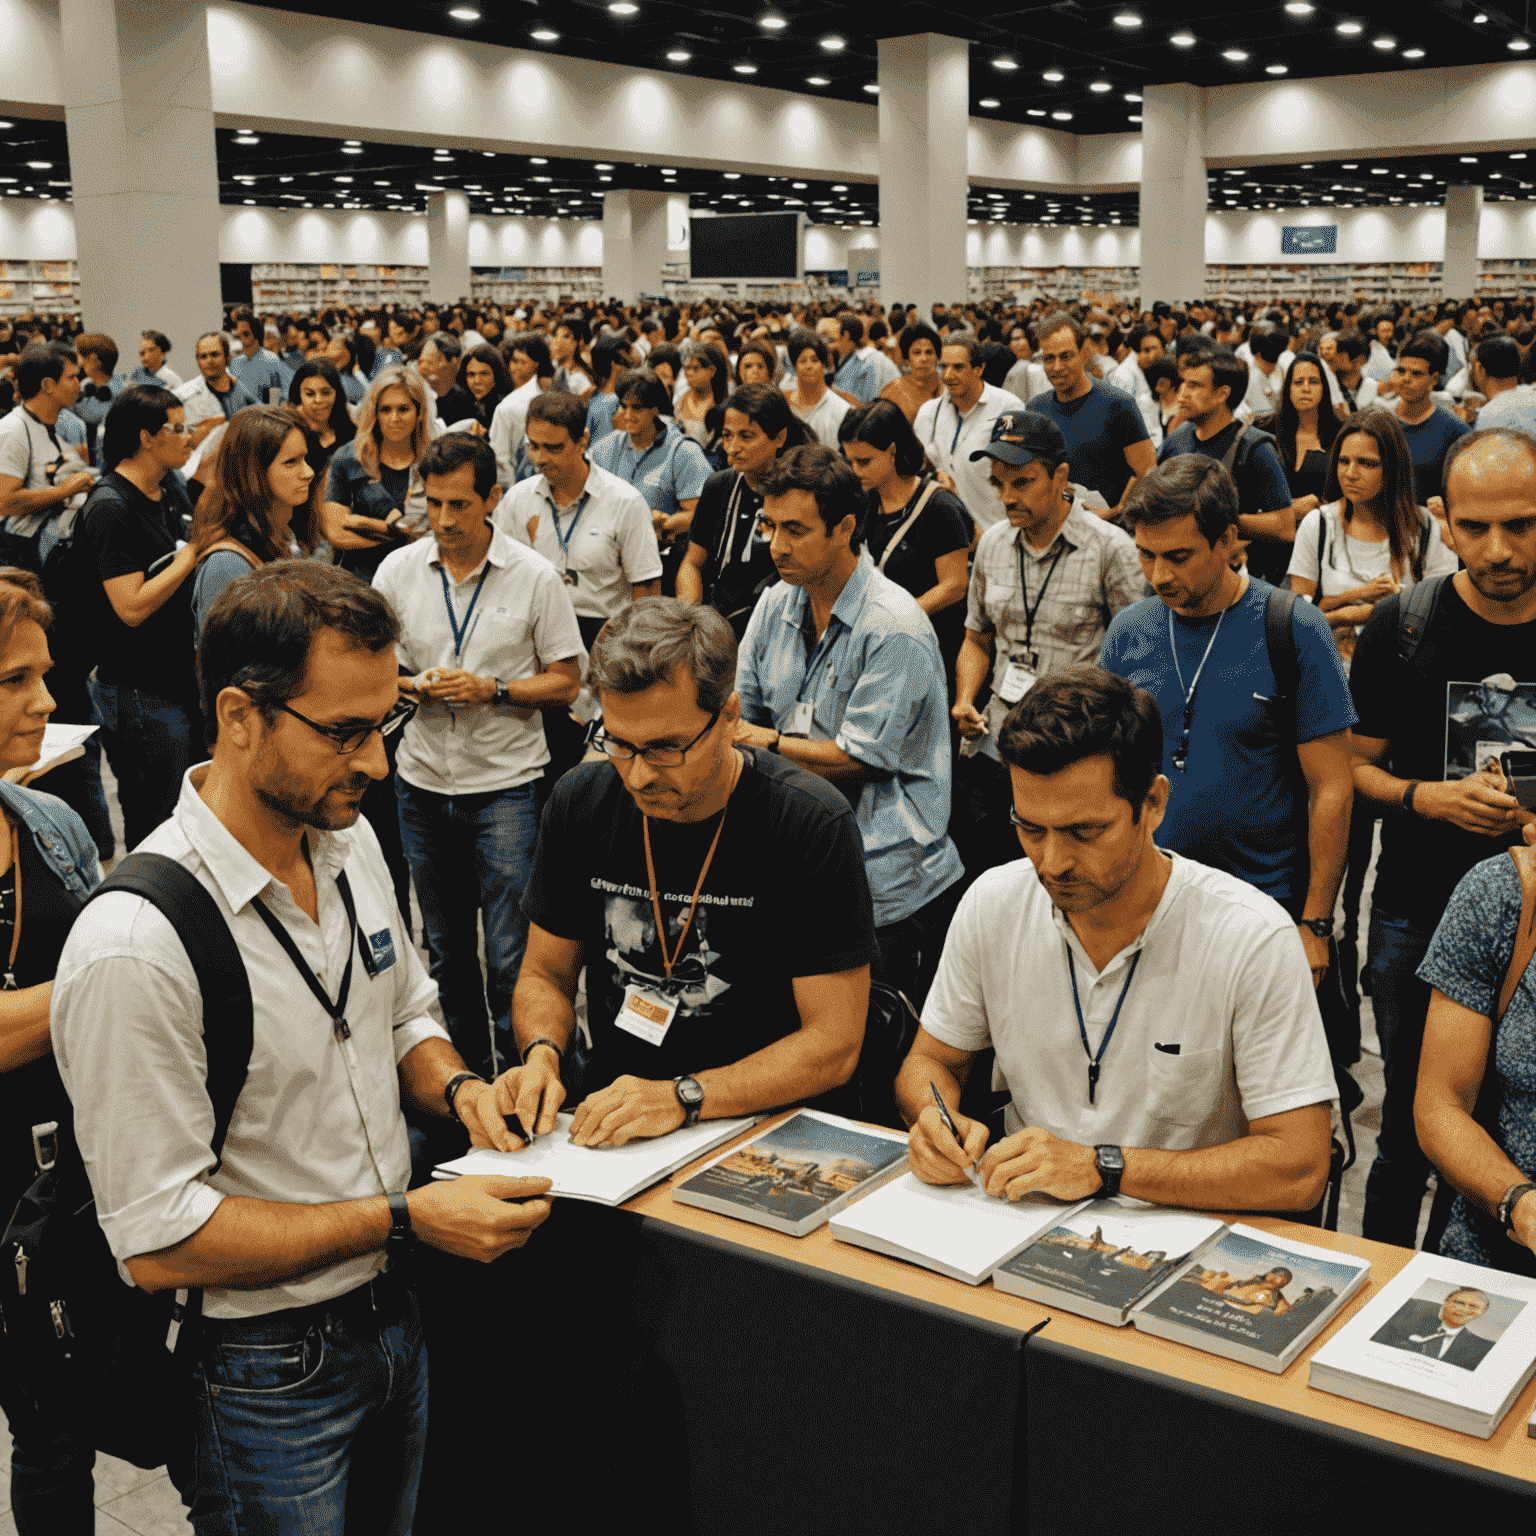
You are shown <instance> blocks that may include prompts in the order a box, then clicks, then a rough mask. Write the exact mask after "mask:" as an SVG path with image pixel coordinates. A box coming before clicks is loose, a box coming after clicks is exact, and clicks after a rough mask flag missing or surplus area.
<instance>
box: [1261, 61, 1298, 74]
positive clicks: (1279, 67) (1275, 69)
mask: <svg viewBox="0 0 1536 1536" xmlns="http://www.w3.org/2000/svg"><path fill="white" fill-rule="evenodd" d="M1290 72H1291V66H1290V65H1289V64H1266V65H1265V66H1264V73H1265V74H1266V75H1288V74H1289V73H1290Z"/></svg>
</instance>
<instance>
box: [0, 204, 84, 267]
mask: <svg viewBox="0 0 1536 1536" xmlns="http://www.w3.org/2000/svg"><path fill="white" fill-rule="evenodd" d="M76 255H77V252H76V250H75V210H74V207H73V206H72V205H71V204H69V203H53V202H48V203H45V202H42V201H40V200H34V199H32V198H27V197H5V198H0V260H5V261H64V260H69V261H73V260H74V259H75V256H76Z"/></svg>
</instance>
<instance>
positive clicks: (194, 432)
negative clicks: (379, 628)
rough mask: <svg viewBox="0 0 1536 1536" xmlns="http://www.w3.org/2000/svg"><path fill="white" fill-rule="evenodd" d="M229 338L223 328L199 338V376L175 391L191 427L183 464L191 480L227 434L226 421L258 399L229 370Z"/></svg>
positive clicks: (185, 473)
mask: <svg viewBox="0 0 1536 1536" xmlns="http://www.w3.org/2000/svg"><path fill="white" fill-rule="evenodd" d="M229 357H230V352H229V337H228V336H226V335H225V334H224V333H223V331H209V332H208V333H207V334H206V335H204V336H199V337H198V338H197V368H198V374H197V377H196V378H195V379H188V380H187V382H186V383H185V384H183V385H181V386H180V387H179V388H178V389H176V390H173V391H172V393H173V394H174V395H175V396H176V398H177V399H178V400H180V401H181V403H182V408H183V410H184V411H185V412H186V424H187V426H188V427H189V428H190V429H191V434H190V441H191V443H192V453H191V456H190V457H189V458H188V459H187V462H186V463H185V464H184V465H183V466H182V471H181V472H182V474H184V475H185V476H186V477H187V479H188V480H196V479H197V478H198V470H199V469H200V468H201V466H202V462H203V459H204V458H205V457H206V456H207V455H209V454H211V453H213V451H214V449H215V448H216V447H217V445H218V442H219V440H220V439H221V438H222V437H223V436H224V427H225V424H226V423H227V422H228V421H229V418H230V417H231V416H233V415H234V414H235V412H236V411H243V410H244V409H245V407H246V406H248V405H256V404H257V403H258V402H257V400H256V398H255V396H254V395H252V394H251V392H250V390H248V389H247V388H246V387H245V385H243V384H242V383H241V382H240V381H239V379H237V378H236V377H235V376H234V374H232V373H231V372H230V371H229Z"/></svg>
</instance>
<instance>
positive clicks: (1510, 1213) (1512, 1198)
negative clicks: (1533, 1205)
mask: <svg viewBox="0 0 1536 1536" xmlns="http://www.w3.org/2000/svg"><path fill="white" fill-rule="evenodd" d="M1533 1189H1536V1184H1528V1183H1520V1184H1511V1185H1510V1187H1509V1188H1508V1189H1506V1190H1505V1191H1504V1198H1503V1199H1502V1200H1500V1201H1499V1225H1500V1226H1501V1227H1503V1228H1504V1230H1505V1231H1506V1232H1513V1231H1514V1228H1515V1207H1516V1206H1517V1205H1518V1204H1519V1203H1520V1201H1521V1199H1522V1198H1523V1197H1524V1196H1526V1195H1528V1194H1530V1192H1531V1191H1532V1190H1533Z"/></svg>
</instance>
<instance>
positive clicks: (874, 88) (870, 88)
mask: <svg viewBox="0 0 1536 1536" xmlns="http://www.w3.org/2000/svg"><path fill="white" fill-rule="evenodd" d="M864 89H865V90H866V91H867V92H868V93H869V94H870V95H871V96H878V95H879V94H880V87H879V86H878V85H876V84H875V82H874V81H873V80H871V81H870V82H869V84H868V85H866V86H865V87H864Z"/></svg>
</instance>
